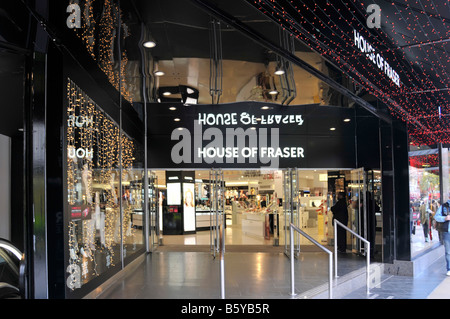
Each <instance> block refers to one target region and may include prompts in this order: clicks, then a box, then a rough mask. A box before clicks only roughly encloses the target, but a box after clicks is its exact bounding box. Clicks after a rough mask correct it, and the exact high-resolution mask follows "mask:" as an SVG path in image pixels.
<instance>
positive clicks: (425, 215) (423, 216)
mask: <svg viewBox="0 0 450 319" xmlns="http://www.w3.org/2000/svg"><path fill="white" fill-rule="evenodd" d="M427 206H428V205H427V204H426V203H425V202H422V204H421V205H420V207H419V212H420V223H421V224H422V229H423V236H424V237H425V242H426V243H427V242H428V230H429V224H428V221H429V219H430V217H429V211H428V209H427Z"/></svg>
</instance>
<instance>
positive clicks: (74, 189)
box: [66, 80, 143, 291]
mask: <svg viewBox="0 0 450 319" xmlns="http://www.w3.org/2000/svg"><path fill="white" fill-rule="evenodd" d="M67 99H68V106H67V125H66V134H67V135H66V149H67V154H66V190H67V204H66V207H67V208H66V220H67V227H68V228H67V234H68V238H67V246H66V247H67V250H68V253H67V260H66V270H67V280H66V283H67V287H68V288H69V289H70V290H72V291H73V290H75V289H78V288H81V287H82V286H83V285H85V284H86V283H88V282H89V281H91V280H92V279H94V278H96V277H99V276H100V275H101V274H103V273H105V272H106V271H108V269H112V268H114V267H115V266H119V267H120V266H121V261H122V254H123V257H124V258H125V257H127V255H130V252H132V251H137V250H138V249H139V248H140V247H142V244H143V238H142V229H141V227H137V226H142V224H141V221H139V224H138V219H139V218H138V217H137V216H138V215H141V214H142V208H143V205H142V202H143V190H142V181H143V179H142V174H143V169H134V164H135V162H136V161H137V159H136V158H138V157H139V156H138V152H137V149H138V148H139V144H137V143H136V141H135V140H133V139H132V138H131V137H130V136H128V135H127V134H125V133H123V132H121V130H120V127H119V125H118V124H117V123H116V122H115V121H114V120H113V119H111V118H110V117H109V116H108V115H107V114H106V113H105V112H104V111H103V110H102V109H101V108H100V107H99V106H98V105H97V104H96V103H95V102H94V101H93V100H92V99H91V98H90V97H89V96H87V95H86V94H85V93H84V92H83V91H82V90H81V89H80V88H79V87H78V86H77V85H76V84H75V83H74V82H72V81H71V80H69V81H68V84H67ZM120 186H122V189H121V188H120ZM121 205H122V206H121ZM121 241H123V243H124V246H123V250H122V247H121Z"/></svg>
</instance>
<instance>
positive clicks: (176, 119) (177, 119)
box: [173, 117, 181, 122]
mask: <svg viewBox="0 0 450 319" xmlns="http://www.w3.org/2000/svg"><path fill="white" fill-rule="evenodd" d="M173 120H174V121H175V122H179V121H181V120H180V119H179V118H178V117H177V118H174V119H173Z"/></svg>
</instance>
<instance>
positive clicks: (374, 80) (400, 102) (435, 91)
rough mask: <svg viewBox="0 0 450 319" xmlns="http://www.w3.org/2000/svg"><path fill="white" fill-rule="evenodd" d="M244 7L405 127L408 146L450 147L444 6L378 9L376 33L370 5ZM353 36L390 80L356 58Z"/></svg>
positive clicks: (285, 1)
mask: <svg viewBox="0 0 450 319" xmlns="http://www.w3.org/2000/svg"><path fill="white" fill-rule="evenodd" d="M248 1H249V2H250V3H252V4H253V5H254V6H255V7H257V8H258V9H259V10H260V11H261V12H263V13H264V14H265V15H267V16H269V17H271V18H272V20H274V21H275V22H277V23H278V24H280V25H281V26H282V28H283V29H284V30H286V32H289V33H290V35H291V36H293V37H295V38H297V39H299V40H301V41H302V42H304V43H305V44H307V45H308V46H309V47H310V48H311V49H312V50H314V51H316V52H317V53H319V54H321V55H322V56H323V57H324V58H325V59H327V60H329V61H330V62H332V63H333V64H335V65H336V66H337V67H338V68H340V69H341V70H342V71H344V72H345V73H347V74H348V75H349V76H350V77H351V78H352V79H353V81H355V82H356V83H358V84H359V85H361V86H363V88H364V89H365V91H366V92H367V93H369V94H371V95H373V96H375V97H376V98H377V99H378V100H380V101H381V102H383V103H384V104H385V105H386V106H387V107H388V109H389V110H390V113H391V115H392V116H393V117H394V118H397V119H401V120H403V121H405V122H406V123H407V125H408V131H409V136H410V139H411V141H412V142H413V144H416V145H420V144H434V143H439V142H442V143H449V142H450V130H449V129H447V127H449V125H450V121H449V120H448V118H449V117H450V103H449V91H448V85H449V83H450V77H449V75H448V70H449V69H450V55H449V54H448V53H447V50H446V47H445V46H446V45H448V43H449V41H448V38H449V36H450V26H449V22H450V21H448V19H446V18H445V17H443V16H442V15H441V14H440V12H449V3H448V2H447V1H441V2H439V3H436V2H437V1H433V0H416V1H414V0H413V1H396V2H392V3H389V4H386V2H380V3H379V5H380V7H381V9H382V10H381V12H382V14H383V15H382V17H383V21H382V22H383V23H382V27H381V28H379V29H376V28H375V29H373V28H369V27H368V26H367V24H366V16H367V13H366V7H367V5H368V4H369V3H366V2H364V1H357V0H347V1H344V0H337V1H333V2H331V1H320V2H318V1H312V0H306V1H299V0H295V1H294V0H276V1H275V0H248ZM370 3H373V1H371V2H370ZM375 4H376V2H375ZM387 6H388V7H387ZM355 30H357V31H358V34H360V35H361V36H362V37H363V38H364V39H365V40H367V42H369V43H371V44H372V45H373V47H376V48H377V49H376V51H377V52H379V53H380V55H382V56H383V57H384V61H385V62H387V63H388V65H389V67H390V68H389V72H387V71H386V69H387V68H386V69H385V70H381V69H380V67H379V65H378V66H377V63H371V62H370V59H371V52H367V51H366V52H361V50H360V49H359V48H358V46H357V45H355V34H354V31H355ZM436 39H438V40H436ZM439 39H441V40H439ZM445 39H447V40H445ZM356 44H358V43H356ZM373 51H375V49H373ZM373 56H374V55H372V58H373ZM375 62H376V61H375ZM391 69H395V70H396V73H397V74H398V76H399V83H398V84H399V85H398V84H397V83H395V82H393V81H392V78H393V76H392V74H394V73H392V72H390V70H391ZM387 73H389V74H388V75H389V77H386V75H387ZM394 77H395V76H394Z"/></svg>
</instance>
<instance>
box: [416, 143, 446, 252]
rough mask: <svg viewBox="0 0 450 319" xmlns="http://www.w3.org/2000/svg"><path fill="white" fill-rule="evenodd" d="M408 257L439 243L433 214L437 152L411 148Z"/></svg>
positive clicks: (436, 196) (437, 193)
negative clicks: (409, 248) (409, 246)
mask: <svg viewBox="0 0 450 319" xmlns="http://www.w3.org/2000/svg"><path fill="white" fill-rule="evenodd" d="M409 189H410V229H411V257H414V256H416V255H418V254H419V253H422V252H423V251H425V250H427V249H429V248H431V247H433V245H434V244H435V243H436V244H437V243H438V242H439V234H438V232H437V230H436V227H435V222H434V217H433V216H434V214H435V213H436V211H437V209H438V207H439V206H440V180H439V156H438V149H437V148H431V147H427V146H421V147H413V150H412V151H411V152H410V157H409Z"/></svg>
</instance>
